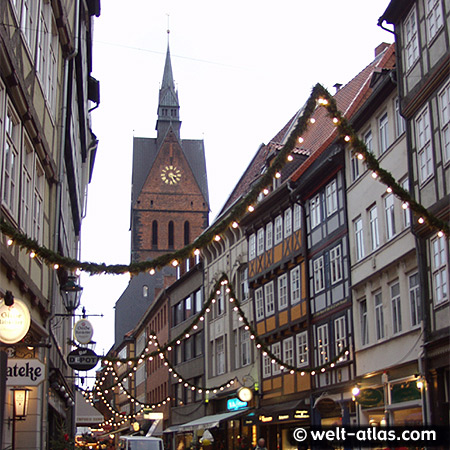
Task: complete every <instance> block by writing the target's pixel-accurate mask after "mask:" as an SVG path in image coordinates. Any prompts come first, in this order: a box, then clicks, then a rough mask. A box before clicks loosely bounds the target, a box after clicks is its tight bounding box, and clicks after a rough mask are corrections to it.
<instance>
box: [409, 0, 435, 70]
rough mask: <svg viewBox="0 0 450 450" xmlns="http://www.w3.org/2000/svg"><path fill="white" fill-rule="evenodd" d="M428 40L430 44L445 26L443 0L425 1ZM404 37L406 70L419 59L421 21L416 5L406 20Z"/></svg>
mask: <svg viewBox="0 0 450 450" xmlns="http://www.w3.org/2000/svg"><path fill="white" fill-rule="evenodd" d="M425 14H426V40H427V44H430V43H431V41H432V40H433V38H434V37H435V36H436V34H437V33H438V31H439V30H440V29H441V28H442V27H443V25H444V21H443V16H442V1H441V0H428V1H426V2H425ZM403 35H404V36H403V39H404V42H405V60H404V64H405V70H409V69H410V68H411V67H412V66H413V65H414V63H415V62H416V61H417V60H418V59H419V55H420V44H419V37H420V36H419V23H418V21H417V11H416V7H415V6H414V7H413V9H412V10H411V12H410V13H409V14H408V16H407V18H406V20H405V22H404V30H403Z"/></svg>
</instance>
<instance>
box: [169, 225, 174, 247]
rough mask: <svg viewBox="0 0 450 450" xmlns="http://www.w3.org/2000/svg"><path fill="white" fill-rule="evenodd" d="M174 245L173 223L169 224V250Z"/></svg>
mask: <svg viewBox="0 0 450 450" xmlns="http://www.w3.org/2000/svg"><path fill="white" fill-rule="evenodd" d="M173 243H174V229H173V221H172V220H171V221H170V222H169V248H173Z"/></svg>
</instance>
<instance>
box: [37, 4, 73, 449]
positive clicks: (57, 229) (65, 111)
mask: <svg viewBox="0 0 450 450" xmlns="http://www.w3.org/2000/svg"><path fill="white" fill-rule="evenodd" d="M74 11H75V24H74V50H73V51H72V52H71V53H70V54H69V55H67V57H66V58H65V60H64V70H63V77H64V81H63V94H62V109H61V147H60V148H61V150H60V155H59V156H60V159H59V172H58V180H57V183H56V207H55V235H54V241H53V248H54V249H55V251H57V249H58V243H59V236H60V233H61V229H60V226H61V210H62V208H61V204H62V199H61V197H62V184H63V172H64V149H65V136H66V129H67V118H68V106H67V101H68V89H69V88H68V86H69V80H68V77H69V63H70V62H71V61H72V60H73V59H74V58H75V57H76V56H77V55H78V49H79V28H80V0H76V1H75V10H74ZM57 285H58V280H57V276H56V271H53V283H52V303H51V315H50V317H51V316H52V315H53V314H54V313H55V302H54V299H56V298H57V297H58V295H59V290H58V288H57ZM51 336H52V330H51V329H50V322H49V337H50V339H51ZM49 361H50V348H49V350H48V358H47V363H48V362H49ZM48 389H49V383H48V379H46V380H45V382H44V383H43V392H44V393H45V392H48ZM45 397H46V396H45V395H44V396H43V398H45ZM47 415H48V402H45V401H44V402H42V417H43V418H44V417H45V418H47ZM71 416H74V414H71ZM73 420H74V417H72V421H73ZM44 423H45V424H46V426H47V427H48V425H47V420H45V422H44ZM71 426H72V428H73V423H72V424H71ZM47 440H48V428H47V429H45V430H43V433H42V438H41V448H46V446H47V445H46V444H47Z"/></svg>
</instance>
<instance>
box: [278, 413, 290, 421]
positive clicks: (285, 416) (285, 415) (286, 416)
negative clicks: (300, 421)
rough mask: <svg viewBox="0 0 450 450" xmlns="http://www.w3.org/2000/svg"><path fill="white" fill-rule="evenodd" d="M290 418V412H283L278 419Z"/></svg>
mask: <svg viewBox="0 0 450 450" xmlns="http://www.w3.org/2000/svg"><path fill="white" fill-rule="evenodd" d="M287 419H289V414H283V415H281V416H278V420H287Z"/></svg>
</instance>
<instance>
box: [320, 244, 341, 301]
mask: <svg viewBox="0 0 450 450" xmlns="http://www.w3.org/2000/svg"><path fill="white" fill-rule="evenodd" d="M313 279H314V293H315V294H318V293H319V292H322V291H323V290H325V288H326V286H328V285H329V284H330V283H331V285H333V284H336V283H337V282H339V281H341V280H342V279H343V269H342V247H341V245H340V244H339V245H337V246H336V247H334V248H332V249H331V250H330V252H329V253H328V254H326V255H322V256H320V257H319V258H316V259H315V260H314V261H313ZM328 279H329V281H330V283H328V282H327V280H328Z"/></svg>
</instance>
